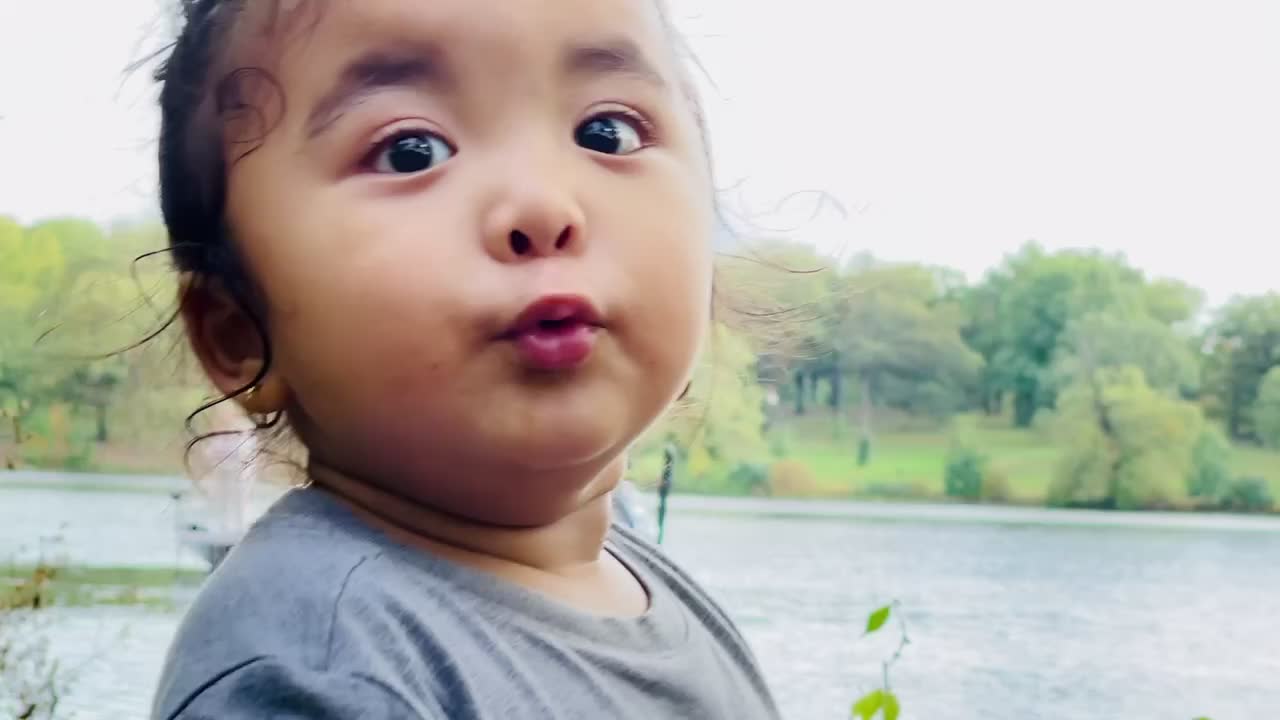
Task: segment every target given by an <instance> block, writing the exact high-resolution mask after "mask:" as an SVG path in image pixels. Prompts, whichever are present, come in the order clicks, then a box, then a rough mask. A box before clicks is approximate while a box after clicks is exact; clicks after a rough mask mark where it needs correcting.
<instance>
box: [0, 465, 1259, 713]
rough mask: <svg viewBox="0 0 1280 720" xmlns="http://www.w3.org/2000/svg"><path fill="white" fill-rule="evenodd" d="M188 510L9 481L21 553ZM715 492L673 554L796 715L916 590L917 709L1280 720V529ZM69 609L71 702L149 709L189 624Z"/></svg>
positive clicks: (5, 527) (830, 709) (675, 542)
mask: <svg viewBox="0 0 1280 720" xmlns="http://www.w3.org/2000/svg"><path fill="white" fill-rule="evenodd" d="M167 502H168V498H167V497H166V496H164V495H159V496H156V495H112V494H109V493H47V492H46V493H37V492H31V491H23V490H0V549H3V550H7V549H9V548H11V547H14V546H15V545H14V542H15V540H16V539H18V538H21V537H25V536H26V535H27V534H29V533H30V532H32V531H36V530H39V529H40V527H42V524H41V523H39V522H29V521H28V520H26V519H24V518H29V517H30V516H34V515H36V513H35V512H31V511H32V510H36V509H38V510H39V511H40V512H41V513H43V514H45V518H46V520H49V519H50V518H52V519H58V520H59V521H63V522H66V523H67V531H66V536H67V542H66V550H67V551H68V554H69V555H71V556H72V557H74V558H75V559H76V560H86V559H87V560H88V561H92V562H96V563H100V564H123V563H143V562H146V563H156V564H159V563H165V562H169V563H172V562H173V560H172V558H173V557H174V545H173V537H172V525H171V524H170V522H171V521H170V519H169V518H168V516H166V510H165V508H166V503H167ZM696 504H697V503H684V504H682V505H677V507H676V511H675V512H674V513H673V515H672V517H671V520H670V524H669V526H668V531H667V538H668V546H669V551H670V552H671V553H672V554H673V555H674V556H675V557H676V558H677V559H678V560H680V561H681V562H682V563H683V564H684V565H686V566H687V567H688V569H689V570H690V571H691V572H692V573H693V574H694V575H695V576H696V577H698V578H699V579H700V580H702V581H703V582H704V583H705V584H706V585H707V586H708V587H709V588H710V589H711V590H712V592H713V593H714V594H715V595H716V596H717V597H718V598H719V599H720V600H721V601H722V603H723V604H724V605H725V606H726V607H727V608H728V609H729V611H730V612H731V613H732V614H733V615H734V616H735V617H736V618H737V620H738V622H739V623H740V624H741V625H742V628H743V631H744V632H745V634H746V635H747V636H748V638H749V639H750V641H751V642H752V644H753V646H754V647H755V649H756V651H757V654H758V655H759V656H760V659H761V662H762V664H763V665H764V667H765V669H766V672H767V673H768V675H769V677H770V679H771V681H772V683H773V685H774V688H775V690H776V692H777V694H778V696H779V700H780V702H781V704H782V706H783V708H784V710H785V712H786V716H787V717H791V718H800V719H806V718H843V717H847V716H848V707H849V703H850V701H851V699H852V698H853V697H855V696H856V695H857V694H859V692H860V691H862V690H865V689H867V688H869V687H872V686H873V685H874V684H875V683H877V682H878V679H879V672H880V660H881V659H882V658H884V657H887V655H888V654H889V653H890V652H891V651H892V647H891V646H892V644H893V642H894V640H895V638H894V636H893V634H892V632H889V633H887V634H884V636H883V637H873V638H871V639H865V640H864V639H859V634H860V632H861V624H862V622H863V618H864V617H865V615H866V613H867V612H868V611H869V610H870V609H872V608H873V607H875V606H876V605H877V604H880V603H883V602H885V601H887V600H890V599H895V598H896V599H898V600H900V601H901V602H902V603H903V607H904V608H905V609H906V613H907V619H908V622H909V627H908V629H909V632H910V635H911V640H912V644H911V645H910V646H909V647H908V648H907V650H906V653H905V654H904V656H903V659H902V660H901V661H900V662H899V663H898V665H897V666H896V667H895V669H894V673H893V682H894V687H895V689H896V690H897V691H898V692H899V694H900V696H901V697H902V698H903V701H904V712H903V717H904V718H915V719H916V720H934V719H942V720H949V719H953V718H954V719H956V720H970V719H972V720H977V719H979V718H981V719H982V720H988V719H1008V720H1014V719H1018V720H1022V719H1025V718H1055V719H1056V718H1083V717H1103V718H1116V717H1126V718H1128V717H1132V718H1191V717H1195V716H1197V715H1200V714H1208V715H1210V716H1211V717H1213V718H1215V720H1233V719H1236V720H1259V719H1261V718H1273V717H1280V680H1278V678H1280V646H1277V642H1276V639H1277V638H1280V614H1277V613H1276V612H1275V610H1274V607H1275V599H1276V598H1277V597H1280V563H1277V562H1276V558H1278V557H1280V533H1278V532H1238V531H1231V530H1229V529H1227V528H1228V527H1229V526H1230V524H1231V523H1230V521H1229V520H1215V521H1214V523H1216V524H1217V525H1215V527H1218V529H1213V528H1210V529H1199V530H1188V529H1178V528H1176V527H1166V528H1156V529H1152V528H1145V529H1138V528H1127V527H1108V526H1105V525H1104V526H1098V527H1062V526H1058V525H1053V524H1043V523H1037V522H1036V521H1035V520H1034V518H1032V519H1030V520H1028V521H1026V522H1019V523H1017V524H992V523H989V522H982V523H970V522H965V523H954V522H939V521H937V520H936V519H923V520H922V519H914V520H902V521H897V522H879V521H868V520H861V521H852V520H847V519H845V520H833V519H822V518H808V519H800V518H780V517H763V516H745V515H719V516H712V515H703V514H689V513H688V512H687V511H686V512H681V508H682V507H684V508H688V507H690V506H692V505H696ZM702 509H704V510H705V509H711V508H710V507H702ZM958 511H959V512H966V510H965V509H959V510H958ZM878 512H880V511H878ZM886 512H890V513H891V512H892V511H891V510H890V511H886ZM1157 524H1158V523H1157ZM1175 525H1176V523H1175ZM1242 527H1244V525H1242ZM37 534H38V533H37ZM184 562H190V560H184ZM62 612H63V615H62V616H61V617H60V618H59V622H58V623H57V627H58V630H57V633H56V635H55V637H54V638H53V640H54V644H55V648H56V649H57V650H58V652H59V653H60V654H61V656H62V657H64V658H66V659H68V660H70V661H73V662H78V661H82V660H84V659H86V658H88V659H90V661H89V662H88V663H87V664H86V665H85V666H84V670H83V674H82V676H81V678H80V681H79V683H78V684H77V685H76V686H75V689H74V691H73V692H72V693H71V695H70V697H69V698H68V703H69V704H68V706H67V707H68V708H70V709H74V710H76V711H77V714H76V717H78V718H81V719H82V720H98V719H99V718H101V719H103V720H105V719H106V718H121V717H142V716H145V713H146V708H147V703H148V701H149V695H150V693H151V690H152V683H154V681H155V677H156V673H157V671H158V669H159V666H160V663H161V661H162V657H163V652H164V649H165V645H166V643H167V641H168V637H169V635H170V634H171V633H172V631H173V628H174V627H175V625H176V622H177V615H176V614H175V613H165V612H149V611H145V610H120V609H93V610H69V611H62ZM119 633H123V635H122V636H120V635H119ZM117 636H119V637H121V638H122V639H121V640H119V642H117V640H116V638H117Z"/></svg>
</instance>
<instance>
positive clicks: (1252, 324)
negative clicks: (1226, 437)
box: [1205, 293, 1280, 440]
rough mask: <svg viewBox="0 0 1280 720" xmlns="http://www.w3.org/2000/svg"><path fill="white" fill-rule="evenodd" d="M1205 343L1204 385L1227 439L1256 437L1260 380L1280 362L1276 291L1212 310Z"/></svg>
mask: <svg viewBox="0 0 1280 720" xmlns="http://www.w3.org/2000/svg"><path fill="white" fill-rule="evenodd" d="M1205 344H1206V346H1207V347H1208V349H1209V350H1208V351H1209V354H1210V357H1209V360H1208V361H1207V363H1206V365H1207V370H1208V372H1207V375H1208V377H1207V383H1206V384H1207V386H1208V388H1209V389H1210V390H1211V392H1212V394H1213V395H1214V400H1215V403H1214V404H1215V406H1216V407H1217V408H1219V409H1220V411H1221V413H1222V415H1223V419H1224V420H1225V421H1226V424H1227V430H1228V432H1229V433H1230V434H1231V436H1232V437H1234V438H1238V439H1243V440H1256V439H1259V437H1258V431H1257V430H1258V429H1257V427H1256V426H1255V422H1254V421H1255V417H1256V412H1255V409H1254V405H1255V403H1256V402H1257V401H1258V396H1259V390H1260V389H1261V385H1262V379H1263V376H1265V375H1266V374H1267V373H1268V372H1269V371H1270V370H1271V369H1272V368H1274V367H1276V366H1277V365H1280V293H1269V294H1266V295H1260V296H1255V297H1246V298H1239V299H1237V300H1234V301H1233V302H1231V303H1229V304H1228V305H1227V306H1226V307H1224V308H1222V310H1221V311H1220V312H1219V313H1218V314H1217V316H1216V317H1215V318H1214V321H1213V324H1212V325H1211V326H1210V328H1209V332H1208V337H1207V339H1206V343H1205Z"/></svg>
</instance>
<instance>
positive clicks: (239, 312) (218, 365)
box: [179, 275, 288, 414]
mask: <svg viewBox="0 0 1280 720" xmlns="http://www.w3.org/2000/svg"><path fill="white" fill-rule="evenodd" d="M179 292H180V293H181V294H180V296H179V298H180V300H179V302H180V307H181V313H182V320H183V323H184V324H185V325H186V329H187V338H188V340H189V341H190V343H191V348H192V349H193V350H194V351H195V354H196V357H197V358H199V359H200V365H201V367H203V368H204V372H205V375H207V376H208V377H209V380H210V381H211V382H212V383H213V385H214V387H215V388H217V389H218V391H219V392H221V393H222V394H223V395H235V397H236V400H237V402H239V403H240V405H241V406H242V407H244V409H245V410H246V411H247V412H249V413H251V414H267V413H272V412H276V411H278V410H283V409H284V406H285V403H286V401H287V400H288V387H287V385H286V384H285V383H284V380H283V378H281V377H280V376H279V374H278V373H275V372H272V371H271V370H272V369H271V368H270V367H268V366H267V363H268V361H269V358H268V355H269V353H268V345H267V343H268V340H267V338H266V337H265V336H264V335H263V334H262V333H263V331H262V330H261V329H260V326H259V324H258V323H256V322H255V321H254V318H253V317H252V316H251V315H250V314H249V310H248V308H246V307H245V306H244V304H243V303H242V302H240V300H238V299H237V298H236V297H235V296H233V295H232V294H231V293H230V292H229V291H227V290H226V288H225V287H224V286H223V285H222V284H221V283H219V282H217V281H215V280H209V279H206V278H197V277H194V276H191V275H188V276H186V277H184V278H183V279H182V284H181V288H180V290H179ZM264 367H266V368H267V374H266V376H265V377H263V378H262V379H261V380H258V375H259V374H260V373H261V372H262V370H263V368H264ZM255 380H256V381H257V384H256V385H254V386H253V388H251V391H249V392H245V389H246V388H249V386H250V384H251V383H254V382H255Z"/></svg>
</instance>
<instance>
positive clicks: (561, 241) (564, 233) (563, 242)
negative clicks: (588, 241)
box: [556, 227, 573, 250]
mask: <svg viewBox="0 0 1280 720" xmlns="http://www.w3.org/2000/svg"><path fill="white" fill-rule="evenodd" d="M572 235H573V228H572V227H567V228H565V229H564V230H561V231H560V237H558V238H556V249H557V250H563V249H565V246H567V245H568V244H569V238H570V237H572Z"/></svg>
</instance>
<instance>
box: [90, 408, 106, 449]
mask: <svg viewBox="0 0 1280 720" xmlns="http://www.w3.org/2000/svg"><path fill="white" fill-rule="evenodd" d="M93 409H94V413H95V414H96V415H97V421H98V435H97V440H98V442H99V443H105V442H106V441H107V404H106V403H94V405H93Z"/></svg>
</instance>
